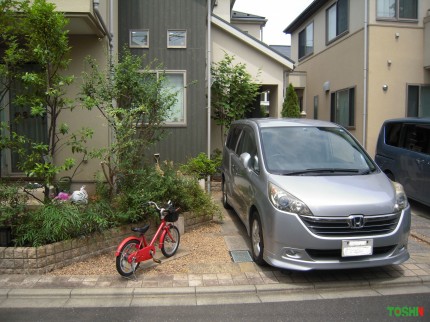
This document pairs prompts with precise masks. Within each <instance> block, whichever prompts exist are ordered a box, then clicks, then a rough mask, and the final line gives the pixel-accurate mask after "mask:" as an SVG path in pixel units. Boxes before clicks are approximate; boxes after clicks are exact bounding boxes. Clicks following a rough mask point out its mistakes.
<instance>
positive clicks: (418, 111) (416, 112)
mask: <svg viewBox="0 0 430 322" xmlns="http://www.w3.org/2000/svg"><path fill="white" fill-rule="evenodd" d="M424 87H425V88H426V90H427V91H430V85H427V84H406V113H405V115H406V116H407V117H430V106H429V110H428V111H426V112H427V113H424V111H423V105H425V104H423V103H422V100H423V88H424ZM412 89H415V90H417V91H416V93H415V94H416V97H415V102H416V104H415V105H416V106H415V107H413V106H410V104H411V99H412V98H411V97H410V96H411V94H412V93H411V90H412ZM429 99H430V97H429ZM425 106H427V105H425Z"/></svg>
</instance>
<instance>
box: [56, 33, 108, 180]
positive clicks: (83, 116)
mask: <svg viewBox="0 0 430 322" xmlns="http://www.w3.org/2000/svg"><path fill="white" fill-rule="evenodd" d="M69 44H70V46H71V47H72V61H71V64H70V65H69V69H68V74H73V75H74V76H75V81H74V83H73V84H72V86H71V87H70V88H69V90H68V97H70V98H72V99H75V106H76V108H75V109H74V111H72V112H70V111H63V112H62V113H61V114H60V117H59V120H58V124H61V123H63V122H64V123H67V124H68V125H69V128H70V133H73V132H77V131H78V130H79V129H81V128H82V127H88V128H91V129H93V130H94V136H93V138H92V139H91V140H89V142H88V146H89V148H90V149H94V148H101V147H106V146H107V145H108V140H109V131H108V127H107V124H106V121H105V119H103V118H102V116H101V115H100V113H99V111H98V110H92V111H88V110H85V109H83V108H82V106H81V103H80V102H79V92H80V90H81V85H82V72H83V71H84V69H85V66H86V64H85V57H86V56H91V57H92V58H94V59H96V60H97V62H98V64H100V66H101V67H102V68H105V67H107V63H106V61H107V54H108V50H107V41H103V40H101V41H99V40H98V38H97V37H95V36H71V37H70V43H69ZM70 157H73V158H75V159H76V160H77V161H78V162H79V161H80V159H81V158H80V156H79V155H78V154H75V155H70V148H68V147H64V148H63V149H61V150H60V151H59V153H58V154H57V155H56V159H55V161H56V163H57V164H59V163H61V162H64V160H65V159H66V158H70ZM99 170H100V160H90V161H88V163H85V164H83V165H82V166H81V167H80V168H79V170H78V171H77V173H76V174H75V176H74V177H73V182H74V183H75V184H76V185H77V186H78V185H80V184H82V183H87V182H91V181H94V174H95V173H96V172H97V171H99ZM73 171H74V169H72V170H70V171H67V172H64V173H61V174H60V175H59V176H70V175H71V174H72V173H73Z"/></svg>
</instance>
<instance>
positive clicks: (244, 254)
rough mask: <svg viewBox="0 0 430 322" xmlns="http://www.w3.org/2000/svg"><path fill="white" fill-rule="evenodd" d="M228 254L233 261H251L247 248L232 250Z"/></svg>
mask: <svg viewBox="0 0 430 322" xmlns="http://www.w3.org/2000/svg"><path fill="white" fill-rule="evenodd" d="M230 256H231V259H232V260H233V262H234V263H244V262H253V260H252V257H251V254H250V253H249V251H247V250H232V251H231V252H230Z"/></svg>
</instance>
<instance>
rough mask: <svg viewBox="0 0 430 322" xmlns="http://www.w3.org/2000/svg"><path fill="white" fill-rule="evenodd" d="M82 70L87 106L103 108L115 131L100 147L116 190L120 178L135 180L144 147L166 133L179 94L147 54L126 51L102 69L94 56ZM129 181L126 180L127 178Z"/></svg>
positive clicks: (83, 100)
mask: <svg viewBox="0 0 430 322" xmlns="http://www.w3.org/2000/svg"><path fill="white" fill-rule="evenodd" d="M87 62H88V65H89V71H88V72H85V73H84V75H83V78H84V82H83V86H82V90H81V100H82V102H83V104H84V105H85V106H86V108H88V109H94V108H96V109H98V110H99V111H100V113H101V114H102V115H103V117H104V118H105V119H106V120H107V123H108V124H109V126H110V127H111V129H112V131H113V137H114V142H112V143H111V145H110V146H109V147H107V148H104V149H101V150H99V153H98V156H99V157H100V158H102V160H103V162H102V169H103V173H104V175H105V177H106V180H107V182H108V183H109V185H110V187H111V191H110V193H111V194H112V192H113V191H114V189H115V187H116V186H115V183H116V181H117V180H118V179H120V180H122V181H124V180H128V179H129V178H130V180H132V177H133V176H132V173H133V171H135V170H136V169H139V168H140V167H141V166H142V160H143V157H144V153H145V150H146V149H147V148H149V147H150V146H151V145H152V144H154V143H155V142H158V141H159V140H160V139H161V138H163V137H164V135H165V134H166V133H165V130H166V128H165V127H163V126H162V125H163V124H164V121H165V120H166V119H167V117H168V115H169V111H170V109H171V107H172V106H173V105H174V104H175V103H176V101H177V98H176V96H177V93H175V92H172V91H169V85H168V83H167V79H166V78H165V77H164V76H163V74H160V75H159V76H158V77H157V75H156V74H154V72H153V71H154V70H157V69H158V70H162V68H161V66H155V67H154V62H150V63H148V64H146V66H145V67H142V66H144V65H145V62H144V60H143V59H142V57H139V56H133V55H132V54H131V53H130V52H129V51H128V50H124V53H123V55H122V57H121V61H120V62H119V63H118V64H116V65H114V66H112V67H111V71H112V77H111V76H110V75H109V73H110V71H109V70H108V71H103V70H101V69H100V67H99V66H98V65H97V64H96V62H95V61H94V60H92V59H88V60H87ZM122 183H124V182H122Z"/></svg>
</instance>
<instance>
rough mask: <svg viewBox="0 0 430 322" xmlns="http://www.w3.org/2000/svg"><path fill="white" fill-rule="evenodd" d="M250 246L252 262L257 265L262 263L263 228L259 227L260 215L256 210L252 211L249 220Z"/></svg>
mask: <svg viewBox="0 0 430 322" xmlns="http://www.w3.org/2000/svg"><path fill="white" fill-rule="evenodd" d="M251 246H252V257H253V259H254V262H255V263H257V264H258V265H263V264H264V263H265V262H264V259H263V252H264V242H263V229H262V227H261V220H260V216H259V214H258V212H257V211H254V213H253V215H252V220H251Z"/></svg>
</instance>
